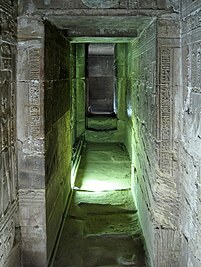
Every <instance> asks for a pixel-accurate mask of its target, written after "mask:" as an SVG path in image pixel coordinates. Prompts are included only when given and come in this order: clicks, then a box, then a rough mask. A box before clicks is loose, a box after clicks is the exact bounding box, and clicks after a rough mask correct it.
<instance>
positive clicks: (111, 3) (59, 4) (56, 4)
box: [21, 0, 169, 12]
mask: <svg viewBox="0 0 201 267" xmlns="http://www.w3.org/2000/svg"><path fill="white" fill-rule="evenodd" d="M168 2H169V1H167V3H166V1H165V0H160V1H159V0H57V1H55V0H43V1H40V0H33V1H32V4H31V5H29V1H23V3H21V10H22V11H23V12H24V11H25V10H27V9H28V10H29V12H30V10H32V11H33V10H34V9H35V8H40V9H49V8H55V9H58V8H59V9H91V8H92V9H128V10H132V9H137V10H138V9H166V8H169V3H168Z"/></svg>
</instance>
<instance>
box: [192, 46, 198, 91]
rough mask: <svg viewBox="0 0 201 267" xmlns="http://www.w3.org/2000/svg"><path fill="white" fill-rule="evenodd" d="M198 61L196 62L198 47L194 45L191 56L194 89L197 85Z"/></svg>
mask: <svg viewBox="0 0 201 267" xmlns="http://www.w3.org/2000/svg"><path fill="white" fill-rule="evenodd" d="M196 65H197V61H196V45H195V44H194V45H193V48H192V55H191V81H192V82H191V84H192V86H193V87H195V85H196V72H197V66H196Z"/></svg>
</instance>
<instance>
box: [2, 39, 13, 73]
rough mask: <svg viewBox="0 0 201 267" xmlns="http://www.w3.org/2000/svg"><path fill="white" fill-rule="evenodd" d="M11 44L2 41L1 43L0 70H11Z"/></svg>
mask: <svg viewBox="0 0 201 267" xmlns="http://www.w3.org/2000/svg"><path fill="white" fill-rule="evenodd" d="M11 57H12V50H11V45H10V44H8V43H5V42H3V43H2V44H1V70H11Z"/></svg>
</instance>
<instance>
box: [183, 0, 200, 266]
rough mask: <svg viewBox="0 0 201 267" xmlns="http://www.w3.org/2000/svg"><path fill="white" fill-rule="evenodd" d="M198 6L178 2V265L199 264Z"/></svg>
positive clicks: (198, 3)
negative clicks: (179, 62)
mask: <svg viewBox="0 0 201 267" xmlns="http://www.w3.org/2000/svg"><path fill="white" fill-rule="evenodd" d="M200 16H201V3H200V2H199V1H183V3H182V67H183V70H182V80H183V88H182V89H183V95H182V98H181V99H182V107H181V110H182V118H183V119H182V121H181V123H180V124H179V126H180V128H181V129H182V135H181V153H180V160H181V174H182V183H181V221H180V229H181V256H180V257H181V262H180V265H179V266H194V267H198V266H200V265H201V250H200V244H201V215H200V214H201V197H200V196H201V169H200V168H201V167H200V166H201V156H200V151H201V120H200V118H201V37H200V36H201V22H200Z"/></svg>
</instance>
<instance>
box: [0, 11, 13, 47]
mask: <svg viewBox="0 0 201 267" xmlns="http://www.w3.org/2000/svg"><path fill="white" fill-rule="evenodd" d="M0 24H1V37H2V39H3V40H4V41H10V42H13V41H14V40H15V38H16V34H15V33H16V23H15V21H14V19H13V17H12V16H11V15H10V14H8V13H6V12H2V11H0Z"/></svg>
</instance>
